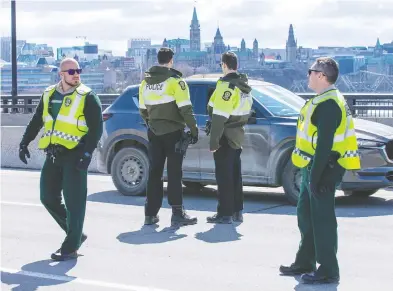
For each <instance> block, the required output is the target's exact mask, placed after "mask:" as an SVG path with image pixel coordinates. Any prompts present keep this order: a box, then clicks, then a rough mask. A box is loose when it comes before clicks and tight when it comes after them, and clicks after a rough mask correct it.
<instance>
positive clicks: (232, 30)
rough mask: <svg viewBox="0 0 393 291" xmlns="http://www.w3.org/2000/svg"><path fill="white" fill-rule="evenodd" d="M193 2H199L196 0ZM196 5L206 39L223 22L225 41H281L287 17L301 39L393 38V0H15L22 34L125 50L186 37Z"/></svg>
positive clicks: (315, 42)
mask: <svg viewBox="0 0 393 291" xmlns="http://www.w3.org/2000/svg"><path fill="white" fill-rule="evenodd" d="M195 2H196V4H195ZM1 3H2V4H1V5H2V7H1V11H0V28H1V35H2V36H9V35H10V34H11V29H10V22H11V20H10V19H11V16H10V15H11V12H10V7H11V4H10V0H1ZM194 5H196V7H197V13H198V19H199V22H200V25H201V39H202V42H211V41H213V38H214V35H215V32H216V29H217V25H219V27H220V30H221V33H222V36H223V37H224V42H225V44H226V45H228V44H230V45H231V46H240V41H241V39H242V38H244V39H245V40H246V45H247V47H252V41H253V40H254V38H256V39H257V40H258V42H259V47H263V48H267V47H268V48H284V47H285V41H286V39H287V37H288V28H289V24H291V23H292V24H293V26H294V30H295V37H296V38H297V40H298V45H301V46H303V47H313V48H316V47H317V46H355V45H365V46H373V45H375V43H376V39H377V37H379V38H380V40H381V43H387V42H391V41H393V0H253V1H250V0H198V1H193V0H143V1H137V0H127V1H126V0H117V1H116V0H114V1H112V0H111V1H93V0H82V1H76V0H68V1H64V0H45V1H43V0H41V1H34V0H24V1H22V0H16V7H17V37H18V39H25V40H27V41H29V42H35V43H47V44H48V45H51V46H53V47H54V48H57V47H59V46H71V45H80V44H81V43H82V41H81V40H79V39H77V38H76V37H77V36H87V39H88V41H89V42H91V43H97V44H98V45H99V48H102V49H112V50H113V52H114V53H115V54H118V55H119V54H121V55H124V52H125V51H126V50H127V40H128V39H130V38H142V37H145V38H151V39H152V42H153V44H161V43H162V41H163V39H164V38H165V37H166V38H167V39H171V38H177V37H180V38H189V26H190V22H191V17H192V12H193V7H194Z"/></svg>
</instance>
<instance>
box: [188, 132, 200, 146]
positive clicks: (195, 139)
mask: <svg viewBox="0 0 393 291" xmlns="http://www.w3.org/2000/svg"><path fill="white" fill-rule="evenodd" d="M198 139H199V134H198V128H197V130H196V135H193V134H191V138H190V144H196V143H197V142H198Z"/></svg>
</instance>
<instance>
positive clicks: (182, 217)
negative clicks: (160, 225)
mask: <svg viewBox="0 0 393 291" xmlns="http://www.w3.org/2000/svg"><path fill="white" fill-rule="evenodd" d="M197 222H198V219H197V218H196V217H191V216H189V215H188V214H187V213H186V211H185V210H184V209H183V207H172V219H171V224H172V226H181V225H192V224H196V223H197Z"/></svg>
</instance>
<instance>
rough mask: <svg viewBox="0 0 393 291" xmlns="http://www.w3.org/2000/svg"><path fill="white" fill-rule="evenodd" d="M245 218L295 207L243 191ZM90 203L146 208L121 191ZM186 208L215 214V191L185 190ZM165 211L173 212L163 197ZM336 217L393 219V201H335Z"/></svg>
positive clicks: (290, 211)
mask: <svg viewBox="0 0 393 291" xmlns="http://www.w3.org/2000/svg"><path fill="white" fill-rule="evenodd" d="M244 195H245V200H244V213H245V214H274V215H294V216H296V207H295V206H291V205H289V204H288V202H287V199H286V197H285V195H284V194H283V193H277V192H271V193H269V192H263V193H261V192H255V191H244ZM87 200H88V201H92V202H100V203H111V204H122V205H133V206H141V207H143V206H144V204H145V197H144V196H124V195H122V194H121V193H120V192H118V191H104V192H97V193H93V194H90V195H89V196H88V197H87ZM184 206H185V209H186V210H196V211H209V212H215V211H216V207H217V196H216V190H214V189H211V188H205V189H203V190H202V191H200V192H195V190H190V189H188V188H184ZM162 207H163V208H170V206H169V205H168V202H167V197H166V196H165V197H164V201H163V205H162ZM336 215H337V217H372V216H387V215H393V199H388V198H387V199H384V198H382V197H377V196H371V197H366V198H362V197H351V196H338V197H336Z"/></svg>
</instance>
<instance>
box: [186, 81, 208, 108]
mask: <svg viewBox="0 0 393 291" xmlns="http://www.w3.org/2000/svg"><path fill="white" fill-rule="evenodd" d="M188 86H189V88H190V98H191V103H192V107H193V110H194V113H195V114H202V115H205V114H206V104H207V102H206V99H207V86H206V85H193V84H189V85H188Z"/></svg>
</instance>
